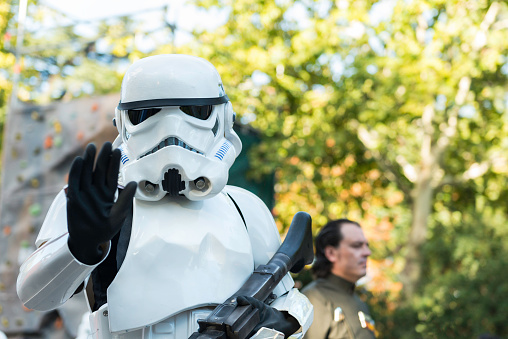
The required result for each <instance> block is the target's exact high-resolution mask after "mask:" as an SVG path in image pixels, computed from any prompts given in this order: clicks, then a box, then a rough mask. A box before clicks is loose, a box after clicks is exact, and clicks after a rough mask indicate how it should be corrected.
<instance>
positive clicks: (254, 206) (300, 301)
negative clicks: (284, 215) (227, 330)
mask: <svg viewBox="0 0 508 339" xmlns="http://www.w3.org/2000/svg"><path fill="white" fill-rule="evenodd" d="M226 192H227V193H228V194H229V195H230V196H231V197H232V198H233V200H234V201H235V203H236V204H237V205H238V208H239V209H240V211H241V213H242V215H243V217H244V219H245V223H246V224H247V229H248V232H249V237H250V239H251V244H252V250H253V252H254V253H253V254H254V265H255V267H257V266H258V265H263V264H266V263H267V262H268V261H269V260H270V259H271V258H272V256H273V255H274V254H275V252H276V251H277V250H278V249H279V247H280V244H281V241H280V236H279V232H278V230H277V226H276V225H275V221H274V220H273V217H272V214H271V213H270V211H269V210H268V208H267V207H266V205H265V204H264V203H263V202H262V201H261V199H259V198H258V197H257V196H256V195H254V194H252V193H251V192H249V191H246V190H244V189H242V188H239V187H234V186H226ZM293 286H294V281H293V278H292V277H291V275H290V274H289V273H288V274H287V275H286V276H285V277H284V278H283V279H282V281H281V282H280V283H279V285H277V287H276V288H275V290H274V293H275V295H277V297H278V298H277V299H276V300H275V301H273V303H272V304H271V305H270V306H272V307H274V308H276V309H278V310H279V311H287V312H288V313H289V314H290V315H292V316H293V317H294V318H295V319H296V320H298V323H299V324H300V326H301V328H300V330H298V331H297V332H296V333H295V334H293V335H292V336H291V338H301V337H303V335H304V334H305V332H306V331H307V330H308V328H309V327H310V324H311V323H312V319H313V317H314V310H313V306H312V304H311V303H310V301H309V300H308V299H307V297H305V296H304V295H303V294H301V293H300V292H299V291H298V289H296V288H293ZM265 330H266V331H268V329H265ZM260 331H261V330H260ZM266 331H263V332H262V333H258V334H256V335H255V336H253V337H252V339H263V338H265V337H266V338H276V336H275V333H276V332H277V331H274V330H269V331H272V332H271V333H270V334H268V333H267V332H266ZM267 335H268V336H267Z"/></svg>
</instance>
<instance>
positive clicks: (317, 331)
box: [302, 219, 375, 339]
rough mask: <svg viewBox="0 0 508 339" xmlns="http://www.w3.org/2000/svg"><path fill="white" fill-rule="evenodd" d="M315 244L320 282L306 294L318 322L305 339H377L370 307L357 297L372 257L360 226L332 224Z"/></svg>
mask: <svg viewBox="0 0 508 339" xmlns="http://www.w3.org/2000/svg"><path fill="white" fill-rule="evenodd" d="M315 242H316V243H315V245H316V259H315V262H314V264H313V267H312V270H313V273H314V275H315V276H316V278H317V279H316V280H315V281H314V282H312V283H311V284H309V285H308V286H306V287H305V288H304V289H303V291H302V292H303V293H304V294H305V295H306V296H307V298H309V300H310V301H311V303H312V304H313V305H314V322H313V323H312V325H311V327H310V329H309V331H308V332H307V334H306V335H305V337H304V338H305V339H337V338H350V339H353V338H365V339H366V338H369V339H371V338H374V337H375V335H374V322H373V320H372V318H371V317H370V315H369V310H368V308H367V305H366V304H365V303H364V302H362V301H361V300H360V299H359V298H358V296H357V295H356V294H355V293H354V292H355V285H356V282H357V281H358V280H359V279H360V278H362V277H363V276H365V274H366V273H367V258H368V257H369V256H370V254H371V251H370V249H369V244H368V242H367V239H366V238H365V235H364V234H363V231H362V229H361V228H360V224H358V223H357V222H355V221H351V220H348V219H338V220H334V221H330V222H329V223H327V224H326V225H325V226H324V227H323V228H322V229H321V231H320V232H319V234H318V236H317V238H316V241H315Z"/></svg>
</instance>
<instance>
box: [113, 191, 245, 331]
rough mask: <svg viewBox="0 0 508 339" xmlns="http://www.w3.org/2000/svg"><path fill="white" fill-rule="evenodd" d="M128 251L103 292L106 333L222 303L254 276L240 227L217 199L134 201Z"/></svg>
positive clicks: (222, 197) (233, 210) (229, 206)
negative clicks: (107, 315) (108, 330)
mask: <svg viewBox="0 0 508 339" xmlns="http://www.w3.org/2000/svg"><path fill="white" fill-rule="evenodd" d="M133 213H134V214H133V221H132V232H131V239H130V243H129V248H128V250H127V254H126V257H125V260H124V262H123V264H122V267H121V268H120V270H119V271H118V274H117V275H116V277H115V279H114V280H113V282H112V283H111V285H110V286H109V288H108V308H109V326H110V330H111V332H118V331H127V330H132V329H136V328H141V327H144V326H149V325H152V324H155V323H157V322H160V321H161V320H163V319H166V318H168V317H170V316H173V315H175V314H177V313H179V312H182V311H185V310H190V309H193V308H197V307H202V306H206V305H216V304H219V303H222V302H223V301H224V300H226V298H228V297H229V296H231V295H232V294H233V293H235V292H236V291H237V290H238V289H239V288H240V287H241V286H242V284H243V283H244V282H245V280H247V278H248V277H249V276H250V274H251V273H252V271H253V269H254V262H253V255H252V248H251V244H250V240H249V236H248V234H247V230H246V228H245V225H244V224H243V222H242V219H241V218H240V215H239V213H238V211H237V210H236V208H235V207H234V206H233V204H232V202H231V201H230V200H229V199H228V198H227V197H226V196H225V195H223V194H218V195H217V196H215V197H213V198H210V199H206V200H203V201H189V200H187V199H185V198H182V199H170V198H168V197H165V198H163V199H162V200H160V201H158V202H145V201H141V200H137V199H135V202H134V212H133Z"/></svg>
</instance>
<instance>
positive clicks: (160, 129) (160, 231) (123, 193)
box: [17, 54, 312, 339]
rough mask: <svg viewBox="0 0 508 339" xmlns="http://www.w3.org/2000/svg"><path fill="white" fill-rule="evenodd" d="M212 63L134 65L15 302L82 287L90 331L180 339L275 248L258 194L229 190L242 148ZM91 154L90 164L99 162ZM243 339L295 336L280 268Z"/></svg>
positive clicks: (299, 299) (170, 59)
mask: <svg viewBox="0 0 508 339" xmlns="http://www.w3.org/2000/svg"><path fill="white" fill-rule="evenodd" d="M234 120H235V113H234V111H233V108H232V105H231V103H230V102H229V99H228V97H227V95H226V93H225V91H224V87H223V84H222V81H221V78H220V76H219V74H218V72H217V70H216V69H215V67H214V66H213V65H212V64H210V63H209V62H208V61H206V60H204V59H201V58H198V57H194V56H188V55H178V54H170V55H158V56H152V57H147V58H144V59H141V60H139V61H137V62H135V63H133V64H132V65H131V66H130V67H129V69H128V70H127V72H126V74H125V77H124V79H123V82H122V89H121V98H120V103H119V105H118V107H117V109H116V112H115V119H114V122H115V125H116V127H117V129H118V132H119V135H118V137H117V138H116V139H115V141H114V142H113V144H111V143H106V144H104V145H103V147H102V148H101V150H100V152H99V154H98V156H97V157H96V148H95V146H94V145H93V144H91V145H88V146H87V148H86V150H85V153H84V155H83V156H82V157H77V158H76V159H75V160H74V162H73V164H72V166H71V169H70V172H69V182H68V186H67V187H66V188H64V189H63V190H62V191H61V192H60V193H59V194H58V195H57V196H56V198H55V200H54V202H53V203H52V205H51V207H50V209H49V211H48V214H47V216H46V218H45V221H44V223H43V225H42V227H41V230H40V233H39V235H38V237H37V239H36V246H37V248H38V249H37V250H36V251H35V252H34V253H33V254H32V255H31V256H30V257H29V258H28V259H27V260H26V261H25V263H24V264H23V265H22V267H21V269H20V274H19V276H18V281H17V291H18V296H19V297H20V299H21V300H22V302H23V303H24V305H25V306H26V307H28V308H30V309H36V310H50V309H54V308H57V307H59V306H60V305H62V304H63V303H65V302H66V300H68V299H69V298H70V297H71V296H72V295H73V294H75V293H76V291H79V290H81V289H83V288H84V289H85V292H86V295H87V300H88V304H89V310H90V316H89V319H90V328H91V333H92V337H93V338H97V339H98V338H101V339H106V338H107V339H110V338H115V339H116V338H118V339H130V338H150V339H158V338H165V339H173V338H174V339H183V338H189V336H191V335H192V333H193V332H195V331H196V330H197V329H198V323H197V320H198V319H203V318H206V316H207V315H208V314H210V312H211V311H212V310H213V309H214V307H215V306H216V305H218V304H220V303H222V302H223V301H224V300H225V299H226V298H228V297H229V296H231V295H232V294H233V293H234V292H235V291H237V290H238V289H239V288H240V287H241V286H242V284H243V283H244V282H245V281H246V279H247V278H248V277H249V276H250V275H251V274H252V272H253V270H254V268H255V267H257V266H258V265H260V264H265V263H266V262H267V261H268V260H269V259H270V258H271V257H272V255H273V254H274V253H275V252H276V251H277V249H278V248H279V246H280V237H279V234H278V231H277V228H276V226H275V223H274V220H273V217H272V216H271V214H270V212H269V210H268V209H267V207H266V206H265V205H264V203H263V202H262V201H261V200H260V199H259V198H258V197H257V196H255V195H254V194H252V193H250V192H248V191H246V190H244V189H241V188H238V187H233V186H228V185H226V183H227V180H228V171H229V168H230V167H231V165H232V164H233V162H234V160H235V158H236V157H237V156H238V154H239V153H240V151H241V148H242V144H241V141H240V139H239V137H238V136H237V134H236V133H235V132H234V130H233V122H234ZM95 158H96V159H95ZM273 296H274V298H273V302H271V304H270V305H268V304H266V303H262V302H257V301H256V300H252V298H250V297H244V298H240V297H239V298H238V303H239V304H240V303H241V304H244V305H246V304H251V305H252V306H254V307H256V308H258V309H259V310H260V314H261V319H260V323H259V324H258V326H256V328H255V330H254V331H252V332H251V334H250V336H251V337H252V338H283V337H284V336H285V337H289V336H292V337H295V338H299V337H302V336H303V334H304V333H305V331H306V330H307V329H308V327H309V326H310V323H311V321H312V305H311V304H310V303H309V301H308V300H307V299H306V297H305V296H303V295H302V294H300V293H299V291H298V290H297V289H296V288H294V281H293V280H292V278H291V276H290V275H289V274H287V275H286V276H285V277H284V278H283V279H282V281H281V282H280V283H279V284H278V285H277V287H276V288H275V290H274V291H273Z"/></svg>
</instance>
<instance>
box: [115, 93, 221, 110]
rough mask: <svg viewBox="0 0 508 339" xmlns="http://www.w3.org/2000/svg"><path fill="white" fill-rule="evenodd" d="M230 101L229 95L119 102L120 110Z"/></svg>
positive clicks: (215, 103) (201, 104)
mask: <svg viewBox="0 0 508 339" xmlns="http://www.w3.org/2000/svg"><path fill="white" fill-rule="evenodd" d="M228 101H229V98H228V96H227V95H225V94H224V95H223V96H220V97H216V98H175V99H151V100H140V101H131V102H120V103H119V104H118V109H119V110H129V109H140V108H153V107H165V106H205V105H220V104H225V103H226V102H228Z"/></svg>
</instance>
